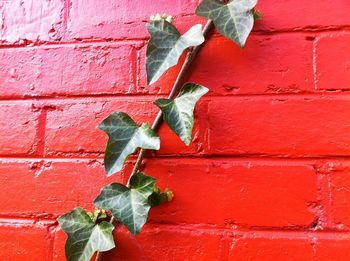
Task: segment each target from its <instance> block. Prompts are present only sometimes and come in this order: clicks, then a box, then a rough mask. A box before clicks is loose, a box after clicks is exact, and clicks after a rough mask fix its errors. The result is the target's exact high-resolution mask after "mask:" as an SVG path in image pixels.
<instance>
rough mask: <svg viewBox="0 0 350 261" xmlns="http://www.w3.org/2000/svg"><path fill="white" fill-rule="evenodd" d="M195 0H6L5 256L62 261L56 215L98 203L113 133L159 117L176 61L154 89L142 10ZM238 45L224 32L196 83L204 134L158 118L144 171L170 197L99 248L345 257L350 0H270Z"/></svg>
mask: <svg viewBox="0 0 350 261" xmlns="http://www.w3.org/2000/svg"><path fill="white" fill-rule="evenodd" d="M196 5H197V0H172V1H170V0H144V1H136V0H9V1H4V0H2V1H0V184H1V189H0V260H4V261H12V260H13V261H16V260H26V261H31V260H33V261H38V260H47V261H58V260H65V258H64V241H65V235H64V233H63V232H62V231H61V230H60V229H59V228H58V227H57V223H56V222H55V219H56V217H57V216H58V215H60V214H62V213H65V212H67V211H69V210H71V209H72V208H74V207H76V206H78V205H80V206H82V207H85V208H87V209H91V208H92V204H91V202H92V200H93V199H94V198H95V197H96V195H97V194H98V192H99V190H100V188H101V187H102V186H103V185H105V184H108V183H110V182H112V181H121V182H125V181H126V179H127V174H128V173H129V171H130V167H131V166H130V165H129V166H127V167H126V169H125V171H124V172H123V174H121V175H120V174H119V175H115V176H112V177H110V178H108V179H107V178H105V175H104V169H103V165H102V157H103V150H104V146H105V144H106V139H107V137H106V136H105V134H104V133H102V132H101V131H99V130H98V129H97V128H96V126H97V124H98V123H99V122H101V120H102V119H104V118H105V117H106V116H107V115H108V114H109V113H111V112H114V111H126V112H127V113H129V114H131V115H132V116H133V117H134V118H135V119H136V120H137V121H138V122H140V121H152V120H153V119H154V117H155V115H156V113H157V108H156V107H155V106H154V105H153V104H152V101H153V100H154V99H155V98H157V97H164V95H165V94H166V93H168V92H169V89H170V88H171V84H172V82H173V80H174V78H175V76H176V73H177V72H178V69H179V68H178V67H177V68H174V69H171V70H170V71H169V72H168V73H166V75H165V76H164V77H163V78H162V79H161V80H160V81H159V82H157V83H156V84H154V85H152V86H147V84H146V73H145V66H144V61H145V45H146V42H147V37H148V35H147V31H146V29H145V21H147V19H148V17H149V16H150V15H151V14H153V13H156V12H161V13H163V12H166V13H170V14H172V15H174V17H175V24H176V25H177V26H178V27H179V29H180V31H182V32H184V31H185V30H187V29H188V28H189V27H190V25H192V24H195V23H198V22H199V23H204V22H205V20H204V19H202V18H198V17H194V16H193V13H194V10H195V7H196ZM258 9H260V10H261V12H262V13H263V17H264V18H263V20H262V21H260V22H258V24H257V25H256V26H255V28H254V32H253V33H252V35H251V37H250V38H249V39H248V43H247V45H246V47H245V48H244V50H241V49H239V48H238V47H237V46H235V45H234V44H233V43H231V42H230V41H229V40H226V39H224V38H223V37H221V36H219V35H218V34H214V35H213V36H212V38H211V39H210V41H209V42H207V43H206V44H205V46H204V48H203V49H202V51H201V53H200V55H199V57H198V59H197V61H196V62H195V64H194V66H193V70H192V72H191V75H190V76H189V77H188V79H189V80H191V81H196V82H198V83H200V84H202V85H204V86H207V87H208V88H210V90H211V91H210V93H209V94H208V95H206V96H205V97H204V98H203V99H202V100H201V102H200V103H199V105H198V107H197V108H196V118H197V121H196V126H195V130H194V137H195V138H194V143H193V144H192V145H191V146H189V147H185V146H184V145H183V144H182V143H181V141H180V140H179V139H178V138H177V137H176V136H175V135H174V134H173V133H171V131H170V130H169V129H168V127H167V126H163V127H162V128H161V130H160V135H161V138H162V139H163V143H162V148H161V150H160V151H159V152H157V154H156V156H157V158H152V157H151V155H150V157H148V159H147V161H146V162H147V166H146V169H145V171H146V172H147V174H148V175H151V176H155V177H157V178H158V179H159V183H158V184H159V185H160V186H161V187H162V188H165V187H170V188H171V189H172V190H173V191H174V193H175V198H174V201H173V202H171V203H170V204H166V205H164V206H161V207H158V208H155V209H153V210H151V214H150V218H149V219H150V222H149V223H148V224H147V225H146V226H145V227H144V229H143V231H142V233H141V234H140V235H139V236H137V237H136V238H133V237H132V236H130V234H129V233H128V232H126V230H125V229H123V228H119V229H118V231H117V232H116V244H117V248H116V249H115V251H113V252H111V253H109V254H107V255H105V256H104V260H179V261H182V260H208V261H212V260H239V261H241V260H254V261H255V260H258V261H264V260H267V261H271V260H272V261H275V260H276V261H280V260H283V261H285V260H286V261H289V260H298V261H300V260H301V261H303V260H306V261H309V260H322V261H329V260H340V261H343V260H344V261H348V260H350V161H349V158H350V92H349V91H350V15H349V10H350V1H349V0H318V1H313V0H283V1H282V0H279V1H276V0H260V3H259V5H258Z"/></svg>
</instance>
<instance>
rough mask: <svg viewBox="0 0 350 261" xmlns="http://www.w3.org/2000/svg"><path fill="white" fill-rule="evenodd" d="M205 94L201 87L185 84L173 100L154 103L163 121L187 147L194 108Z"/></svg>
mask: <svg viewBox="0 0 350 261" xmlns="http://www.w3.org/2000/svg"><path fill="white" fill-rule="evenodd" d="M207 92H208V89H207V88H205V87H203V86H201V85H198V84H195V83H186V84H185V85H184V86H183V87H182V90H181V92H180V93H179V95H178V96H177V97H176V98H175V99H158V100H156V101H155V102H154V103H155V104H156V105H157V106H158V107H159V108H160V109H161V110H162V112H163V118H164V121H165V122H166V123H167V124H168V125H169V127H170V128H171V129H172V130H173V131H174V132H175V133H176V134H177V135H178V136H179V137H180V139H181V140H182V141H183V142H184V143H185V144H186V145H187V146H188V145H189V144H190V143H191V141H192V129H193V123H194V116H193V111H194V107H195V105H196V103H197V101H198V100H199V99H200V98H201V97H202V96H203V95H204V94H206V93H207Z"/></svg>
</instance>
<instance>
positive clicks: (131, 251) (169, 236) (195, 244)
mask: <svg viewBox="0 0 350 261" xmlns="http://www.w3.org/2000/svg"><path fill="white" fill-rule="evenodd" d="M66 238H67V237H66V235H65V234H64V233H63V231H62V230H59V231H57V233H56V236H55V245H54V259H53V260H54V261H59V260H64V256H65V254H64V244H65V240H66ZM114 240H115V244H116V248H114V249H113V250H112V251H109V252H106V253H104V254H103V260H106V261H112V260H135V261H136V260H150V261H151V260H159V258H161V260H174V261H175V260H179V261H180V260H184V257H186V258H187V259H188V260H217V259H218V258H219V259H220V258H224V257H226V255H227V253H226V249H227V246H226V245H227V243H228V240H227V239H226V238H225V237H224V235H223V234H221V233H220V232H207V231H201V230H200V229H196V228H191V230H189V229H183V228H176V229H175V228H167V227H163V226H160V227H155V226H152V225H150V224H147V225H146V226H144V227H143V229H142V232H141V233H140V234H139V235H138V236H137V237H135V236H133V235H131V234H130V232H128V231H127V229H126V228H125V227H123V226H122V225H119V226H118V227H117V228H116V230H115V231H114ZM220 260H221V259H220Z"/></svg>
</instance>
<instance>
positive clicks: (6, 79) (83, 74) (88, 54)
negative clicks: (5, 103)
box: [0, 44, 136, 98]
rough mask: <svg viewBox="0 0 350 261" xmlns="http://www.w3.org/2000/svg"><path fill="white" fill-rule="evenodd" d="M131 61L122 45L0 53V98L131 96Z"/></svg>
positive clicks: (129, 52)
mask: <svg viewBox="0 0 350 261" xmlns="http://www.w3.org/2000/svg"><path fill="white" fill-rule="evenodd" d="M135 59H136V54H134V52H133V47H132V46H128V45H123V44H92V45H64V46H54V47H38V48H19V49H3V50H0V67H1V68H2V70H1V72H0V96H4V97H10V98H13V97H23V96H58V95H59V96H64V95H74V96H76V95H86V94H102V93H110V94H116V93H129V92H131V93H132V92H133V90H134V80H135V79H134V78H135V75H134V73H133V70H134V69H133V68H134V67H135V66H136V64H135ZM28 63H30V66H28Z"/></svg>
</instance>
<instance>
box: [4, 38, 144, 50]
mask: <svg viewBox="0 0 350 261" xmlns="http://www.w3.org/2000/svg"><path fill="white" fill-rule="evenodd" d="M145 40H146V39H144V38H132V39H128V38H120V39H119V38H117V39H109V38H106V39H103V38H101V39H96V38H95V39H94V40H89V39H87V40H75V41H61V42H41V43H40V42H39V43H29V44H25V45H21V44H9V45H6V44H2V45H1V44H0V50H6V49H8V50H12V49H41V48H59V47H65V46H68V47H71V46H72V47H74V46H85V45H88V46H95V45H108V44H110V45H139V44H144V42H145Z"/></svg>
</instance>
